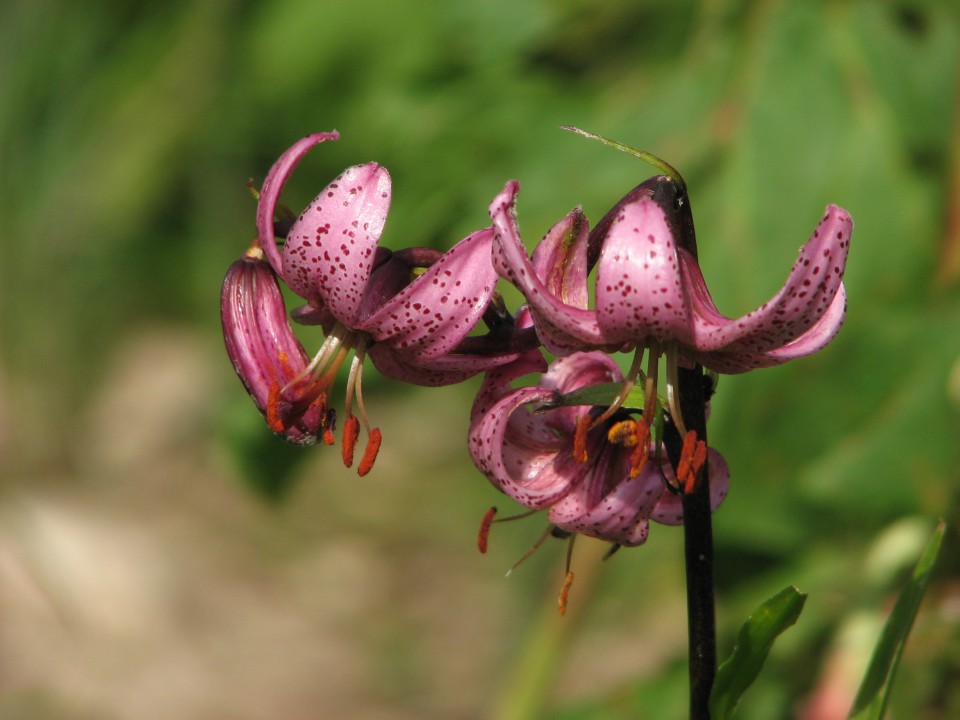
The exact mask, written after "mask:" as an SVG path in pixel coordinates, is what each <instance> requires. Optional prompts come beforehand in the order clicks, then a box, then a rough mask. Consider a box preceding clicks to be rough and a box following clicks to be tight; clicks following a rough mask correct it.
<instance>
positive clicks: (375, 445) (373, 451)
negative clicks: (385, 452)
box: [357, 428, 381, 477]
mask: <svg viewBox="0 0 960 720" xmlns="http://www.w3.org/2000/svg"><path fill="white" fill-rule="evenodd" d="M380 440H381V437H380V429H379V428H374V429H373V430H371V431H370V436H369V438H368V439H367V447H366V449H364V451H363V457H362V458H360V465H358V466H357V474H359V475H360V477H363V476H364V475H366V474H367V473H368V472H370V471H371V470H372V469H373V463H374V461H375V460H376V459H377V453H378V452H380Z"/></svg>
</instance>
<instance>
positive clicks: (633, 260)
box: [490, 175, 853, 432]
mask: <svg viewBox="0 0 960 720" xmlns="http://www.w3.org/2000/svg"><path fill="white" fill-rule="evenodd" d="M518 190H519V184H518V183H517V182H516V181H511V182H508V183H507V185H506V187H505V188H504V190H503V191H502V192H501V193H500V194H499V195H497V197H496V198H495V199H494V201H493V203H492V204H491V205H490V215H491V217H492V219H493V226H494V232H495V234H496V242H495V248H494V265H495V267H496V268H497V271H498V272H499V273H500V274H501V275H502V276H503V277H505V278H506V279H508V280H509V281H510V282H512V283H513V284H514V285H516V287H517V288H518V289H519V290H520V291H521V292H522V293H523V295H524V296H525V298H526V300H527V303H528V304H529V306H530V310H531V313H532V316H533V321H534V326H535V327H536V330H537V334H538V335H539V337H540V339H541V340H542V341H543V343H544V345H545V346H546V347H547V348H548V349H549V350H551V351H552V352H554V353H555V354H558V355H566V354H569V353H571V352H574V351H577V350H589V349H601V350H605V351H608V352H611V351H618V350H619V351H629V350H634V351H635V356H634V366H633V368H632V369H631V371H630V373H629V374H628V377H627V378H626V380H625V386H626V387H625V390H624V392H623V393H621V398H620V400H622V398H623V397H625V396H626V393H627V392H628V390H627V389H626V388H628V387H629V386H630V385H632V383H633V381H634V379H635V378H637V377H639V375H640V362H641V358H642V355H643V352H644V351H645V350H649V359H648V373H647V384H648V390H649V388H651V387H652V388H654V389H655V387H656V375H657V369H656V368H657V361H658V359H659V357H660V356H661V355H666V358H667V372H668V379H667V386H668V398H669V400H670V406H671V412H672V415H673V416H674V418H675V419H676V420H677V422H678V427H679V428H680V429H681V432H682V431H683V427H682V418H681V417H680V414H679V412H677V403H676V397H675V388H676V385H677V367H678V363H682V364H683V365H684V366H687V367H689V366H692V365H693V364H694V363H700V364H701V365H703V366H704V367H706V368H708V369H710V370H713V371H715V372H722V373H741V372H745V371H746V370H750V369H753V368H759V367H767V366H771V365H779V364H780V363H784V362H786V361H788V360H792V359H794V358H798V357H803V356H806V355H810V354H812V353H815V352H817V351H818V350H820V349H822V348H823V347H824V346H825V345H827V343H829V342H830V340H832V339H833V338H834V337H835V336H836V334H837V332H838V331H839V329H840V326H841V325H842V324H843V320H844V315H845V312H846V293H845V290H844V287H843V283H842V278H843V272H844V268H845V266H846V260H847V253H848V250H849V247H850V236H851V234H852V231H853V222H852V220H851V219H850V215H849V214H848V213H847V212H846V211H845V210H843V209H842V208H840V207H837V206H836V205H829V206H828V207H827V209H826V211H825V212H824V214H823V216H822V218H821V220H820V223H819V225H818V226H817V228H816V230H815V231H814V233H813V235H812V237H811V238H810V240H809V241H808V242H807V244H806V245H804V246H803V248H802V249H801V250H800V257H799V258H798V259H797V261H796V263H795V264H794V266H793V269H792V271H791V272H790V274H789V276H788V278H787V281H786V283H785V284H784V286H783V287H782V288H781V289H780V290H779V292H777V293H776V294H775V295H774V296H773V297H772V298H771V299H770V300H768V301H767V302H765V303H764V304H763V305H761V306H760V307H758V308H757V309H756V310H753V311H752V312H749V313H747V314H746V315H744V316H742V317H739V318H729V317H726V316H724V315H722V314H721V313H720V312H719V311H718V310H717V307H716V305H715V304H714V302H713V299H712V298H711V296H710V293H709V291H708V290H707V286H706V283H705V282H704V279H703V275H702V273H701V272H700V267H699V265H698V263H697V257H696V247H695V243H694V240H693V218H692V215H691V213H690V206H689V201H688V199H687V196H686V188H685V186H684V184H683V181H682V179H680V178H679V175H677V176H676V177H671V176H658V177H654V178H651V179H650V180H647V181H646V182H644V183H643V184H641V185H640V186H638V187H637V188H635V189H634V190H633V191H631V192H630V193H629V194H627V195H626V196H625V197H624V198H623V199H622V200H620V202H618V203H617V204H616V205H615V206H614V207H613V209H612V210H610V212H608V213H607V215H606V216H605V217H604V218H603V219H602V220H601V221H600V223H599V225H598V226H597V227H596V228H595V229H594V231H593V232H592V233H591V232H590V231H589V228H588V223H587V220H586V218H585V217H584V215H583V213H582V211H581V210H580V209H579V208H577V209H574V210H573V211H571V212H570V213H569V214H568V215H567V216H566V217H565V218H563V219H562V220H560V221H559V222H558V223H557V224H556V225H554V227H553V228H552V229H551V230H550V231H549V232H548V233H547V234H546V236H545V237H544V238H543V240H542V241H541V242H540V244H539V245H538V246H537V248H536V250H535V251H534V253H533V257H532V258H530V257H528V256H527V253H526V250H525V249H524V246H523V243H522V241H521V239H520V232H519V229H518V227H517V221H516V214H515V203H516V196H517V192H518ZM594 266H596V269H597V275H596V290H595V293H594V306H593V307H592V308H591V307H590V305H589V302H588V301H589V296H590V293H589V290H588V285H587V277H588V274H589V272H590V271H591V270H592V269H593V267H594ZM615 405H617V403H616V402H615V403H614V406H615ZM614 406H611V412H612V411H613V410H614V409H615V407H614ZM648 420H649V418H648Z"/></svg>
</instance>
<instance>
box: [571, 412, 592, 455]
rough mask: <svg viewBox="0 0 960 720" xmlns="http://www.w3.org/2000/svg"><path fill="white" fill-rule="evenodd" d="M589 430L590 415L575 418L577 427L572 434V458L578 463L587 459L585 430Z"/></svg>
mask: <svg viewBox="0 0 960 720" xmlns="http://www.w3.org/2000/svg"><path fill="white" fill-rule="evenodd" d="M589 430H590V416H589V415H581V416H580V418H579V419H578V420H577V429H576V431H575V432H574V434H573V459H574V460H576V461H577V462H580V463H585V462H586V461H587V432H588V431H589Z"/></svg>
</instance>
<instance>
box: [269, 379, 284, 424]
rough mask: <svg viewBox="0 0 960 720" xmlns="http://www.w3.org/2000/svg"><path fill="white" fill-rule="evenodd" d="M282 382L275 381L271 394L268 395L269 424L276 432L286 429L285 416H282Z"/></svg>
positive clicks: (271, 387)
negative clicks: (280, 405) (280, 406)
mask: <svg viewBox="0 0 960 720" xmlns="http://www.w3.org/2000/svg"><path fill="white" fill-rule="evenodd" d="M281 392H282V391H281V389H280V383H273V385H271V386H270V394H269V395H268V396H267V425H268V426H269V427H270V429H271V430H273V431H274V432H275V433H282V432H283V431H284V429H285V427H284V423H283V418H281V417H280V408H279V407H278V406H279V404H280V393H281Z"/></svg>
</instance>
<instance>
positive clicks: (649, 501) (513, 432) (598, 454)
mask: <svg viewBox="0 0 960 720" xmlns="http://www.w3.org/2000/svg"><path fill="white" fill-rule="evenodd" d="M544 369H545V368H544V362H543V359H542V357H541V356H540V355H539V353H536V352H532V353H527V354H525V355H523V356H522V357H520V358H518V359H517V360H516V361H514V362H512V363H510V364H509V365H506V366H504V367H502V368H498V369H496V370H493V371H491V372H489V373H487V375H486V377H485V379H484V383H483V386H482V387H481V390H480V393H479V394H478V396H477V399H476V401H475V402H474V405H473V410H472V413H471V422H470V438H469V446H470V454H471V456H472V458H473V461H474V463H475V464H476V466H477V467H478V468H479V469H480V471H481V472H483V473H484V474H485V475H486V476H487V478H488V479H489V480H490V482H491V483H493V485H494V486H495V487H497V488H499V489H500V490H501V491H503V492H504V493H506V494H507V495H509V496H510V497H511V498H513V499H514V500H515V501H517V502H518V503H520V504H521V505H523V506H525V507H527V508H530V509H534V510H540V509H547V510H548V513H547V518H548V520H549V521H550V522H551V523H552V524H553V525H554V526H556V527H558V528H560V529H561V530H565V531H568V532H571V533H580V534H583V535H589V536H591V537H596V538H601V539H603V540H609V541H610V542H613V543H616V544H619V545H627V546H634V545H640V544H641V543H643V542H644V540H646V537H647V531H648V522H649V520H651V519H652V520H655V521H657V522H660V523H665V524H677V523H680V522H682V521H683V511H682V508H681V502H680V499H679V497H678V496H676V495H674V494H673V493H672V492H670V491H669V490H667V486H666V482H670V483H674V482H675V475H674V471H673V469H672V468H671V466H670V463H669V462H668V461H667V459H666V453H662V455H663V458H662V460H661V462H660V463H659V464H658V465H657V464H655V463H654V462H640V463H639V465H638V461H637V458H636V452H635V451H636V448H635V447H631V443H630V442H629V440H630V437H631V434H630V433H623V432H621V430H622V429H623V428H624V426H631V427H632V425H633V424H634V423H633V420H632V419H630V415H631V413H630V412H627V411H626V410H625V409H620V410H618V411H617V412H616V413H614V414H613V415H612V416H611V417H609V418H608V419H605V420H600V421H599V422H595V424H593V425H592V426H591V427H590V428H589V430H587V432H586V435H585V447H584V448H578V447H577V445H578V443H580V442H582V441H581V440H578V435H580V436H582V433H580V432H578V425H580V424H581V423H582V418H583V417H584V408H583V407H582V406H581V407H577V406H563V407H553V408H552V409H548V410H538V411H536V410H534V409H532V408H536V406H537V404H546V405H547V406H549V404H550V402H551V401H553V400H555V399H556V398H557V396H558V395H562V394H567V393H570V392H572V391H573V390H577V389H578V388H582V387H586V386H590V385H594V384H597V383H609V382H622V381H623V375H622V373H621V372H620V370H619V368H618V367H617V365H616V363H614V362H613V360H611V359H610V358H609V357H607V356H606V355H604V354H603V353H599V352H580V353H573V354H571V355H568V356H566V357H563V358H560V359H558V360H556V361H555V362H554V363H553V364H552V365H551V366H550V368H549V370H548V371H547V372H546V374H544V375H542V376H541V378H540V382H539V384H538V385H536V386H532V387H520V388H516V389H514V388H513V387H511V385H510V383H511V382H512V381H513V380H515V379H517V378H519V377H521V376H522V375H525V374H528V373H531V372H540V371H542V370H544ZM531 406H532V408H531ZM603 410H604V408H587V415H586V417H589V418H591V419H593V420H597V419H598V418H599V417H600V415H601V413H602V411H603ZM582 450H586V458H584V457H583V456H582V455H581V452H582ZM643 450H644V451H645V452H644V458H645V457H646V453H647V452H649V453H650V455H651V457H652V456H653V452H652V448H649V447H644V448H643ZM708 467H709V475H710V493H711V504H712V507H713V508H714V509H716V507H717V506H719V504H720V502H721V501H722V500H723V498H724V496H725V495H726V493H727V489H728V485H729V478H728V473H727V466H726V463H725V462H724V460H723V458H722V457H721V456H720V455H719V453H717V452H715V451H713V450H710V451H709V461H708Z"/></svg>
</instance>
